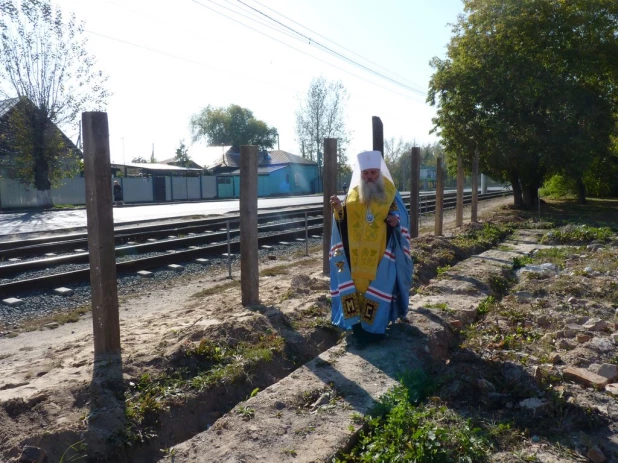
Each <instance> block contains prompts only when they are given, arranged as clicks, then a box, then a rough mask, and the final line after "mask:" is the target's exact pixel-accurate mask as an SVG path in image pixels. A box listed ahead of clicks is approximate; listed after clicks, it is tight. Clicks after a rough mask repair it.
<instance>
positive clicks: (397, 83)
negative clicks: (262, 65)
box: [237, 0, 426, 96]
mask: <svg viewBox="0 0 618 463" xmlns="http://www.w3.org/2000/svg"><path fill="white" fill-rule="evenodd" d="M237 1H238V2H239V3H241V4H243V5H245V6H246V7H248V8H250V9H252V10H253V11H255V12H257V13H258V14H261V15H263V16H264V17H266V18H268V19H269V20H271V21H273V22H275V23H277V24H279V25H280V26H282V27H284V28H286V29H288V30H290V31H291V32H293V33H294V34H297V35H298V36H300V37H302V38H303V39H305V40H307V43H309V44H310V45H311V44H314V45H316V46H318V47H320V48H322V49H323V50H325V51H327V52H329V53H331V54H333V55H335V56H337V57H339V58H341V59H343V60H345V61H347V62H349V63H351V64H353V65H355V66H357V67H360V68H362V69H364V70H365V71H368V72H370V73H372V74H375V75H377V76H378V77H381V78H383V79H386V80H388V81H390V82H391V83H393V84H395V85H398V86H400V87H402V88H404V89H406V90H409V91H411V92H415V93H418V94H420V95H422V96H425V95H426V93H425V92H424V91H422V90H418V89H416V88H413V87H411V86H409V85H406V84H404V83H402V82H400V81H398V80H396V79H393V78H392V77H389V76H387V75H384V74H382V73H380V72H378V71H376V70H374V69H371V68H370V67H368V66H365V65H364V64H362V63H359V62H358V61H355V60H353V59H352V58H349V57H348V56H345V55H344V54H342V53H339V52H338V51H336V50H333V49H332V48H330V47H327V46H326V45H323V44H321V43H320V42H317V41H316V40H313V39H312V38H311V37H309V36H307V35H305V34H303V33H301V32H299V31H297V30H295V29H293V28H291V27H290V26H288V25H286V24H284V23H282V22H281V21H279V20H277V19H275V18H273V17H272V16H269V15H267V14H266V13H264V12H262V11H260V10H258V9H257V8H254V7H252V6H251V5H248V4H247V3H245V2H244V1H243V0H237ZM303 27H304V26H303ZM363 59H364V58H363Z"/></svg>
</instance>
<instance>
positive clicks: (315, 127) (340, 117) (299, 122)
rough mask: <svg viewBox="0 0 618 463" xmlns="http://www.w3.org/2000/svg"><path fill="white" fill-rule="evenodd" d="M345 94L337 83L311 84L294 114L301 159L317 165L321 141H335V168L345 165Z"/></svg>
mask: <svg viewBox="0 0 618 463" xmlns="http://www.w3.org/2000/svg"><path fill="white" fill-rule="evenodd" d="M347 101H348V94H347V91H346V89H345V87H344V86H343V84H342V83H341V82H327V81H326V79H325V78H324V77H318V78H316V79H313V80H312V81H311V84H310V85H309V90H308V91H307V96H306V98H305V99H304V100H303V101H301V102H300V107H299V108H298V110H297V111H296V137H297V141H298V142H299V145H301V153H302V156H303V157H304V158H306V159H310V160H311V161H318V163H319V164H321V159H318V153H321V152H322V151H323V150H324V139H325V138H336V139H337V148H338V150H339V165H340V166H343V165H347V163H348V158H347V154H346V150H347V146H348V144H349V142H350V140H349V133H348V132H347V130H346V127H345V113H344V111H345V105H346V103H347Z"/></svg>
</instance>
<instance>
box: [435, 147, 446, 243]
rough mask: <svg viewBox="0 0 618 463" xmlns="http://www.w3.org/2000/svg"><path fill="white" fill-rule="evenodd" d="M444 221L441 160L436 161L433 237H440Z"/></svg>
mask: <svg viewBox="0 0 618 463" xmlns="http://www.w3.org/2000/svg"><path fill="white" fill-rule="evenodd" d="M443 219H444V169H443V168H442V158H438V159H436V213H435V226H434V235H436V236H442V222H443Z"/></svg>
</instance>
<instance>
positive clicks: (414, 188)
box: [410, 147, 421, 238]
mask: <svg viewBox="0 0 618 463" xmlns="http://www.w3.org/2000/svg"><path fill="white" fill-rule="evenodd" d="M410 164H411V165H412V168H411V178H410V236H411V237H412V238H416V237H417V236H418V223H419V216H420V214H419V209H418V194H419V191H420V178H421V149H420V148H418V147H414V148H412V162H411V163H410Z"/></svg>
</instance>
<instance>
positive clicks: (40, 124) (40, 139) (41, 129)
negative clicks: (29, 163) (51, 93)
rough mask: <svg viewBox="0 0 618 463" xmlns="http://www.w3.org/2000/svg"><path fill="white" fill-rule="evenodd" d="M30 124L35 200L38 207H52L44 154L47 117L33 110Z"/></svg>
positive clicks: (47, 169)
mask: <svg viewBox="0 0 618 463" xmlns="http://www.w3.org/2000/svg"><path fill="white" fill-rule="evenodd" d="M33 113H34V114H32V119H31V120H32V125H33V128H34V130H33V134H34V143H33V147H32V148H33V153H32V154H33V158H34V186H35V188H36V189H37V201H38V203H39V204H38V205H39V206H40V207H46V208H49V207H53V203H52V199H51V191H50V189H51V182H50V180H49V162H48V160H47V158H46V156H45V136H46V132H47V128H48V127H47V125H48V123H49V122H48V120H47V117H45V116H43V115H42V114H40V112H39V111H33Z"/></svg>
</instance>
